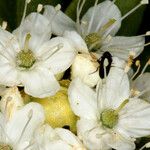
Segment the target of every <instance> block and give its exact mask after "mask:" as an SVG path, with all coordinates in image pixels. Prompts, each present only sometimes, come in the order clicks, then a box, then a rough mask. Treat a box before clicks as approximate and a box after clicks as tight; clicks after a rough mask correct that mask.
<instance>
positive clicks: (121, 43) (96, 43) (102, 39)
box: [44, 0, 148, 60]
mask: <svg viewBox="0 0 150 150" xmlns="http://www.w3.org/2000/svg"><path fill="white" fill-rule="evenodd" d="M97 2H98V1H97V0H96V2H95V5H94V6H93V7H91V8H89V10H88V11H87V12H86V13H85V14H84V15H83V17H82V19H81V20H80V14H81V11H82V8H83V6H84V3H85V1H82V2H81V1H80V0H79V2H78V5H77V18H76V23H75V22H74V21H73V20H71V19H70V18H69V17H68V16H67V15H65V14H64V13H63V12H61V11H59V10H57V9H55V8H54V7H53V6H50V5H47V6H45V11H44V16H46V17H47V18H48V19H49V20H53V22H52V23H51V26H52V32H53V33H54V34H56V35H63V36H64V37H66V38H68V39H69V40H70V42H71V43H72V45H73V46H74V47H75V48H76V49H77V50H78V51H79V52H88V49H89V50H97V52H98V53H103V52H105V51H109V52H110V53H112V55H113V56H117V57H119V58H122V59H124V60H127V59H128V57H129V53H130V52H131V51H133V52H134V53H135V57H136V56H137V55H139V54H140V53H141V52H142V50H143V48H144V43H145V39H144V37H143V36H134V37H124V36H116V37H115V36H114V35H115V34H116V33H117V31H118V30H119V28H120V26H121V21H122V20H123V19H124V18H126V17H127V16H128V15H130V14H131V13H132V12H134V11H135V10H136V9H137V8H139V7H140V6H141V5H143V4H147V3H148V2H147V1H145V0H142V1H141V2H140V4H138V6H136V7H135V8H134V9H133V10H131V11H129V12H128V13H127V14H125V15H124V16H122V17H121V12H120V10H119V9H118V7H117V6H116V5H115V4H114V2H112V1H110V0H106V1H104V2H102V3H100V4H97ZM77 32H78V33H77Z"/></svg>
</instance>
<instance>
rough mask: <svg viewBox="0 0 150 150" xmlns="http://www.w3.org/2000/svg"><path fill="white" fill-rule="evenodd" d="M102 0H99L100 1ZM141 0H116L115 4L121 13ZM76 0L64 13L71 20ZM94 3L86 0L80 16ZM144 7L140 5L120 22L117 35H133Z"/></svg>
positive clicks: (74, 11)
mask: <svg viewBox="0 0 150 150" xmlns="http://www.w3.org/2000/svg"><path fill="white" fill-rule="evenodd" d="M102 1H103V0H99V2H102ZM140 1H141V0H116V5H117V6H118V7H119V9H120V10H121V13H122V15H124V14H125V13H127V12H128V11H130V10H131V9H132V8H134V7H135V6H136V5H137V4H138V3H139V2H140ZM77 3H78V0H73V1H72V3H71V4H70V5H69V7H68V8H67V9H66V14H67V15H69V16H70V17H71V18H72V19H73V20H75V18H76V6H77ZM93 5H94V0H86V3H85V6H84V7H83V10H82V13H81V16H82V15H83V14H84V13H85V12H86V11H87V10H88V8H89V7H91V6H93ZM144 10H145V7H144V6H141V8H139V9H138V10H136V11H135V12H134V13H133V14H131V15H130V16H129V17H127V18H126V19H125V20H123V22H122V26H121V29H120V31H119V32H118V34H119V35H135V34H136V33H137V31H138V30H139V27H140V25H141V22H142V17H143V14H144Z"/></svg>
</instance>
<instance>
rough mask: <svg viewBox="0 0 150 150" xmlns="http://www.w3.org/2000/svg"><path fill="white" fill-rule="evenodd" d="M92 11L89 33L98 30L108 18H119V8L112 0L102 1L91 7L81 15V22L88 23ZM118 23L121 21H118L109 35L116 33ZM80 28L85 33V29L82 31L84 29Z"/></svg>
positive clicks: (118, 26)
mask: <svg viewBox="0 0 150 150" xmlns="http://www.w3.org/2000/svg"><path fill="white" fill-rule="evenodd" d="M108 10H109V11H108ZM93 13H94V18H93V21H92V24H91V29H90V30H89V32H90V33H93V32H97V31H99V30H100V29H101V28H102V27H103V26H104V25H105V24H106V23H108V22H109V21H110V19H115V20H119V19H120V18H121V12H120V10H119V9H118V7H117V6H116V5H115V4H114V3H113V2H111V1H109V0H106V1H104V2H102V3H100V4H98V5H97V6H95V7H91V8H90V9H89V10H88V11H87V13H86V14H85V15H84V16H83V18H82V21H81V22H87V23H88V24H90V21H91V20H92V19H91V17H92V16H93ZM120 25H121V23H120V22H119V21H118V22H117V23H116V25H115V27H114V28H113V29H112V31H111V33H110V34H111V35H114V34H116V33H117V31H118V30H119V28H120ZM85 29H86V28H85ZM82 30H83V33H87V31H84V29H82ZM106 31H107V30H106Z"/></svg>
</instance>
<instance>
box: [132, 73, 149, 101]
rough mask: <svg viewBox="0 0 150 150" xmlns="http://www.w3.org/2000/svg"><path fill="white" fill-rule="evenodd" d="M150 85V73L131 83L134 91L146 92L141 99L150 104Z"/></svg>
mask: <svg viewBox="0 0 150 150" xmlns="http://www.w3.org/2000/svg"><path fill="white" fill-rule="evenodd" d="M149 85H150V73H148V72H147V73H144V74H142V75H141V76H139V77H138V78H136V79H135V80H134V81H133V82H132V83H131V86H132V88H133V89H134V90H138V91H139V92H143V91H144V90H146V92H144V94H143V95H141V96H140V97H141V98H142V99H144V100H147V101H149V102H150V87H149Z"/></svg>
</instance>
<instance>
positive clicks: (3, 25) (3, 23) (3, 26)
mask: <svg viewBox="0 0 150 150" xmlns="http://www.w3.org/2000/svg"><path fill="white" fill-rule="evenodd" d="M6 28H7V22H6V21H3V22H2V29H3V30H6Z"/></svg>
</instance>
